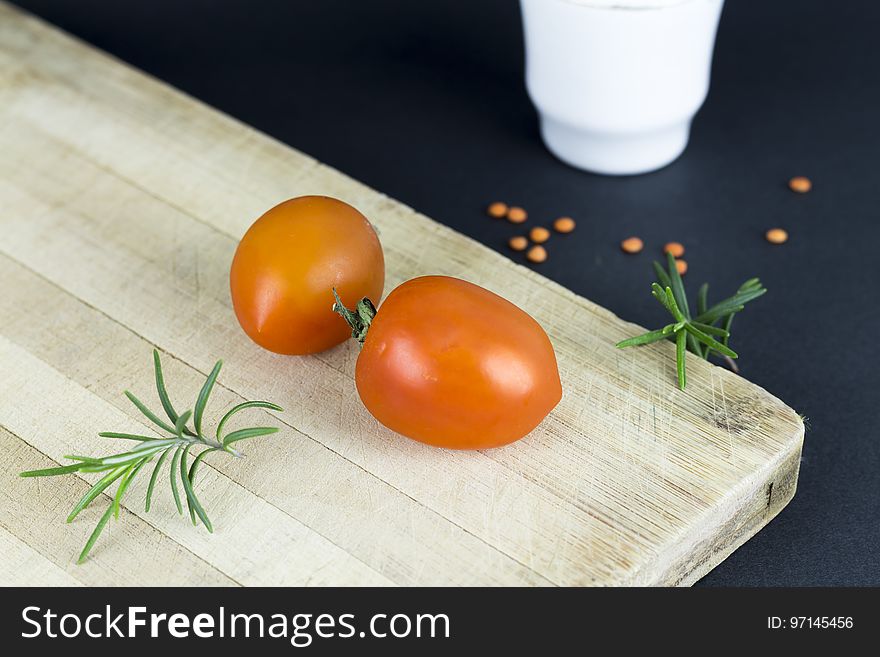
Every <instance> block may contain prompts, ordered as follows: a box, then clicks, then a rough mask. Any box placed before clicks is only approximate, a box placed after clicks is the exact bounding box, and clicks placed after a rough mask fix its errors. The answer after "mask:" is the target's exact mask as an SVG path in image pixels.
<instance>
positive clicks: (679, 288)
mask: <svg viewBox="0 0 880 657" xmlns="http://www.w3.org/2000/svg"><path fill="white" fill-rule="evenodd" d="M666 264H667V266H668V267H669V279H670V280H671V281H672V285H670V286H668V287H669V288H671V289H672V294H673V295H674V296H675V303H677V304H678V309H679V310H681V314H682V315H684V316H685V317H686V318H687V319H690V318H691V311H690V310H689V309H688V302H687V296H686V295H685V293H684V283H683V282H682V280H681V274H679V273H678V267H676V266H675V258H674V257H673V255H672V254H671V253H667V254H666Z"/></svg>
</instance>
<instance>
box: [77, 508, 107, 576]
mask: <svg viewBox="0 0 880 657" xmlns="http://www.w3.org/2000/svg"><path fill="white" fill-rule="evenodd" d="M112 512H113V507H112V506H108V507H107V510H106V511H105V512H104V515H103V516H101V519H100V520H99V521H98V524H97V525H96V526H95V529H94V530H92V535H91V536H89V540H88V541H86V545H85V547H84V548H83V549H82V552H80V553H79V559H77V563H82V562H83V561H85V560H86V557H87V556H89V552H90V551H91V549H92V547H94V545H95V541H97V540H98V536H100V535H101V532H102V531H103V529H104V526H105V525H106V524H107V521H108V520H110V514H111V513H112Z"/></svg>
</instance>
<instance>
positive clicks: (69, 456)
mask: <svg viewBox="0 0 880 657" xmlns="http://www.w3.org/2000/svg"><path fill="white" fill-rule="evenodd" d="M64 458H66V459H70V460H71V461H82V462H83V463H92V464H94V463H101V462H102V461H101V459H100V458H94V457H92V456H79V455H77V454H65V455H64Z"/></svg>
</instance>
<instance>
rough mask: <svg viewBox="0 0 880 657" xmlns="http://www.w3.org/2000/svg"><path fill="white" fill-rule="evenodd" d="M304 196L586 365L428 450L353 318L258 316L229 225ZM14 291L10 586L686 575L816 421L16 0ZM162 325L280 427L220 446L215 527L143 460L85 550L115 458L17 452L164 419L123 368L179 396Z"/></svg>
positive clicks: (2, 296)
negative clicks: (499, 417) (150, 475)
mask: <svg viewBox="0 0 880 657" xmlns="http://www.w3.org/2000/svg"><path fill="white" fill-rule="evenodd" d="M301 194H329V195H332V196H337V197H339V198H342V199H344V200H346V201H348V202H349V203H351V204H353V205H355V206H356V207H358V208H359V209H360V210H361V211H363V212H364V214H366V215H367V216H368V217H369V218H370V219H371V220H372V221H373V222H374V223H375V224H376V225H377V227H378V229H379V231H380V233H381V240H382V244H383V246H384V249H385V254H386V259H387V265H388V288H387V290H390V289H392V288H393V287H395V286H396V285H398V284H399V283H401V282H402V281H404V280H407V279H409V278H412V277H414V276H418V275H421V274H448V275H451V276H458V277H461V278H465V279H468V280H470V281H474V282H476V283H479V284H480V285H483V286H486V287H488V288H489V289H492V290H494V291H496V292H497V293H499V294H501V295H502V296H504V297H506V298H508V299H510V300H511V301H513V302H514V303H516V304H518V305H520V306H522V307H524V308H529V309H530V311H531V312H532V313H533V315H534V316H535V317H536V319H537V320H538V321H539V322H541V324H542V325H543V326H544V327H545V328H546V330H547V332H548V334H549V335H550V337H551V339H552V341H553V343H554V346H555V348H556V352H557V355H558V359H559V365H560V370H561V374H562V380H563V386H564V389H565V394H564V398H563V400H562V402H561V403H560V405H559V406H558V407H557V408H556V410H555V411H554V412H553V413H552V414H551V415H550V417H549V418H548V419H547V420H546V421H545V422H544V423H543V424H542V425H541V426H540V427H539V428H538V429H536V430H535V431H534V432H533V433H532V434H531V435H530V436H529V437H527V438H526V439H525V440H522V441H520V442H518V443H515V444H513V445H511V446H508V447H505V448H502V449H497V450H488V451H484V452H452V451H445V450H440V449H434V448H430V447H427V446H424V445H421V444H418V443H415V442H413V441H410V440H406V439H404V438H401V437H399V436H397V435H395V434H393V433H391V432H390V431H388V430H386V429H384V428H383V427H381V426H380V425H378V424H377V423H376V421H375V420H373V418H372V417H371V416H370V415H369V414H368V413H367V412H366V410H364V408H363V407H362V406H361V404H360V402H359V400H358V396H357V393H356V390H355V386H354V382H353V378H352V373H353V369H354V363H355V358H356V356H357V347H356V346H355V345H354V343H353V342H350V343H349V344H347V345H343V346H340V347H338V348H336V349H333V350H331V351H328V352H326V353H323V354H320V355H317V356H313V357H302V358H298V357H283V356H278V355H274V354H271V353H268V352H266V351H263V350H261V349H260V348H258V347H257V346H255V345H254V344H253V343H252V342H250V341H249V340H248V339H247V338H246V337H245V336H244V334H243V333H242V332H241V330H240V329H239V327H238V325H237V323H236V321H235V318H234V316H233V314H232V310H231V307H230V301H229V293H228V282H227V280H228V279H227V276H228V268H229V263H230V260H231V258H232V254H233V250H234V249H235V246H236V243H237V240H238V239H239V238H240V237H241V235H242V234H243V233H244V231H245V230H246V229H247V227H248V226H249V225H250V223H251V222H252V221H253V220H254V219H255V218H256V217H258V216H259V215H260V214H261V213H262V212H263V211H265V210H266V209H267V208H269V207H271V206H273V205H275V204H276V203H278V202H279V201H281V200H283V199H286V198H289V197H292V196H297V195H301ZM0 290H2V292H0V460H2V468H0V478H2V482H0V486H2V498H0V499H2V504H0V553H2V554H3V557H2V561H0V584H13V583H23V584H153V585H155V584H174V585H181V584H191V585H213V584H219V585H222V584H226V585H231V584H242V585H276V584H279V585H280V584H285V585H288V584H289V585H297V584H316V585H319V584H356V585H360V584H364V585H367V584H369V585H393V584H401V585H411V584H453V585H477V584H479V585H498V584H501V585H517V584H519V585H591V584H618V585H626V584H649V585H653V584H690V583H692V582H694V581H695V580H697V579H699V578H700V577H701V576H702V575H703V574H705V573H706V572H707V571H709V570H710V569H711V568H712V567H714V566H715V565H716V564H717V563H719V562H720V561H721V560H722V559H724V558H725V557H726V556H727V555H729V554H730V553H731V552H732V551H733V550H734V549H736V548H737V547H738V546H739V545H740V544H742V543H743V542H744V541H746V540H747V539H748V538H749V537H751V536H752V535H754V534H755V532H757V531H758V530H759V529H760V528H761V527H763V526H764V524H766V523H767V522H768V521H769V520H770V519H771V518H773V517H774V516H775V515H776V514H777V513H779V511H780V510H781V509H782V508H783V507H784V506H785V505H786V503H787V502H788V501H789V500H790V499H791V497H792V496H793V495H794V492H795V485H796V482H797V473H798V464H799V458H800V452H801V444H802V441H803V432H804V428H803V424H802V422H801V420H800V418H799V417H798V415H797V414H796V413H795V412H794V411H792V410H791V409H790V408H788V407H786V406H785V405H784V404H783V403H782V402H780V401H779V400H778V399H776V398H775V397H773V396H771V395H770V394H768V393H767V392H766V391H764V390H763V389H761V388H759V387H757V386H755V385H753V384H751V383H749V382H748V381H746V380H744V379H742V378H739V377H738V376H735V375H733V374H731V373H730V372H728V371H726V370H725V369H722V368H719V367H714V366H712V365H710V364H707V363H705V362H703V361H702V360H699V359H697V358H692V357H690V356H689V362H688V372H689V385H688V388H687V391H686V392H680V391H679V390H678V389H677V388H676V386H675V382H674V381H675V366H674V347H673V345H672V344H667V343H663V344H656V345H653V346H651V347H645V348H640V349H630V350H625V351H624V350H618V349H615V348H614V343H615V342H617V341H618V340H620V339H622V338H625V337H628V336H631V335H634V334H635V333H636V332H637V331H639V330H640V329H639V327H637V326H635V325H633V324H630V323H627V322H625V321H622V320H620V319H618V318H617V317H615V316H614V315H613V314H612V313H610V312H608V311H607V310H605V309H603V308H601V307H599V306H597V305H595V304H593V303H591V302H590V301H588V300H587V299H584V298H582V297H579V296H577V295H575V294H573V293H572V292H570V291H568V290H566V289H564V288H562V287H560V286H559V285H557V284H555V283H553V282H551V281H549V280H547V279H545V278H543V277H541V276H540V275H538V274H536V273H534V272H532V271H530V270H528V269H526V268H524V267H521V266H519V265H516V264H514V263H512V262H511V261H510V260H508V259H507V258H505V257H504V256H502V255H500V254H498V253H495V252H494V251H492V250H490V249H488V248H486V247H485V246H482V245H480V244H478V243H476V242H474V241H472V240H470V239H468V238H466V237H464V236H462V235H459V234H458V233H456V232H454V231H452V230H450V229H448V228H445V227H444V226H441V225H440V224H438V223H435V222H434V221H432V220H430V219H428V218H427V217H424V216H422V215H420V214H418V213H417V212H416V211H414V210H412V209H410V208H408V207H405V206H404V205H402V204H400V203H398V202H396V201H394V200H392V199H389V198H388V197H386V196H384V195H382V194H381V193H379V192H376V191H374V190H372V189H369V188H367V187H365V186H364V185H362V184H360V183H358V182H357V181H355V180H352V179H350V178H347V177H346V176H344V175H343V174H341V173H339V172H337V171H334V170H333V169H330V168H329V167H326V166H324V165H322V164H320V163H319V162H316V161H315V160H313V159H311V158H309V157H308V156H306V155H303V154H302V153H299V152H297V151H295V150H293V149H291V148H289V147H287V146H285V145H283V144H280V143H278V142H276V141H273V140H272V139H270V138H268V137H266V136H265V135H262V134H260V133H258V132H256V131H254V130H252V129H250V128H248V127H247V126H244V125H242V124H240V123H238V122H237V121H235V120H233V119H231V118H229V117H227V116H224V115H222V114H219V113H218V112H216V111H214V110H212V109H210V108H208V107H205V106H204V105H202V104H200V103H199V102H197V101H195V100H193V99H191V98H188V97H186V96H184V95H183V94H181V93H179V92H177V91H175V90H173V89H171V88H169V87H167V86H166V85H164V84H161V83H160V82H157V81H155V80H153V79H150V78H148V77H146V76H145V75H143V74H141V73H139V72H137V71H134V70H132V69H131V68H129V67H127V66H125V65H123V64H121V63H119V62H118V61H115V60H113V59H112V58H110V57H108V56H107V55H105V54H102V53H100V52H98V51H96V50H94V49H92V48H90V47H88V46H86V45H84V44H82V43H80V42H78V41H76V40H74V39H72V38H70V37H68V36H66V35H64V34H62V33H60V32H58V31H56V30H55V29H53V28H50V27H48V26H47V25H45V24H44V23H41V22H40V21H38V20H36V19H34V18H31V17H28V16H25V15H23V14H22V13H20V12H19V11H18V10H15V9H12V8H11V7H9V6H7V5H2V4H0ZM387 290H386V291H387ZM154 346H155V347H157V348H158V349H159V350H160V351H161V352H162V354H163V358H164V362H165V365H166V370H167V371H166V381H168V383H169V388H170V392H171V396H172V399H174V400H176V401H177V406H178V408H180V407H181V406H183V405H184V404H185V403H187V401H186V400H194V399H195V396H196V394H197V392H198V389H199V387H200V385H201V382H202V380H203V379H204V376H205V374H206V373H207V372H208V371H209V370H210V368H211V366H212V365H213V363H214V361H215V360H216V359H218V358H223V359H224V361H225V366H224V369H223V371H222V372H221V374H220V378H219V385H218V387H217V388H216V389H215V393H214V398H213V401H212V407H211V408H210V409H209V412H208V416H209V417H212V418H213V417H216V416H217V415H219V414H220V413H222V412H224V411H225V410H226V409H228V408H229V407H231V406H232V405H234V404H236V403H238V402H240V401H241V400H242V399H245V398H246V399H269V400H272V401H275V402H277V403H279V404H281V405H282V406H283V407H284V408H285V409H286V411H285V412H284V413H282V414H279V415H280V417H279V418H277V419H275V418H271V417H268V416H261V413H260V412H255V415H256V416H258V420H257V421H256V422H255V423H256V424H271V423H272V422H273V421H275V422H278V423H280V426H281V427H282V431H281V432H280V433H278V434H276V435H274V436H271V437H268V438H261V439H256V440H254V441H251V442H249V443H248V444H247V447H246V452H247V458H245V459H224V458H223V455H220V456H218V457H216V458H210V459H208V461H207V466H208V467H205V468H204V470H203V473H204V475H203V477H202V478H201V479H200V481H199V483H198V487H199V490H200V494H201V498H202V501H203V503H204V504H205V506H206V508H208V509H209V510H210V512H211V514H212V519H213V521H214V525H215V528H216V531H215V533H214V534H213V535H210V534H208V533H207V532H206V531H204V530H203V529H202V528H201V527H199V528H194V527H193V526H192V525H191V524H190V523H189V521H188V519H184V518H181V517H180V516H178V515H177V514H176V513H175V512H174V511H173V502H172V501H171V499H170V494H169V493H168V490H167V486H166V487H163V488H161V491H160V493H159V494H158V495H157V497H156V499H155V503H154V508H153V510H151V512H150V513H149V514H146V513H144V510H143V504H142V500H143V495H144V482H139V483H138V484H136V485H135V486H134V487H133V490H132V492H131V493H130V494H129V495H128V497H127V501H126V503H125V508H124V510H123V513H122V515H121V517H120V520H119V521H118V522H113V523H111V525H110V526H109V528H108V530H107V531H106V532H105V534H104V535H103V536H102V537H101V539H100V541H99V542H98V544H97V546H96V548H95V549H94V551H93V552H92V556H91V557H90V558H89V560H88V561H87V562H86V563H85V564H84V565H82V566H76V565H75V560H76V556H77V555H78V553H79V549H80V548H81V546H82V545H83V543H84V542H85V540H86V538H87V537H88V535H89V533H90V532H91V530H92V527H93V525H94V523H95V521H96V520H97V518H98V517H99V516H100V514H101V513H102V511H103V508H106V504H107V503H108V502H109V498H106V497H104V498H103V499H99V500H97V503H96V505H95V506H94V508H90V509H88V510H87V511H86V512H85V513H83V514H82V515H81V516H80V517H79V518H78V519H77V520H76V521H75V522H74V523H73V524H71V525H66V524H65V523H64V519H65V516H66V514H67V512H68V510H69V509H70V507H71V506H72V505H73V503H74V502H75V501H76V500H77V499H78V498H79V496H80V495H82V494H83V492H84V491H85V490H86V489H87V487H88V484H87V481H93V480H94V476H93V475H87V476H85V477H79V476H75V475H70V476H67V477H63V478H55V479H21V478H19V477H17V476H16V473H17V472H19V471H21V470H25V469H32V468H41V467H50V466H51V465H53V464H54V463H60V462H62V461H63V458H62V457H63V455H64V454H68V453H71V452H73V453H109V452H110V450H111V449H114V448H117V449H118V447H120V446H119V445H112V444H110V443H112V442H113V441H107V440H105V439H100V438H98V437H97V436H96V432H97V431H101V430H116V431H133V432H140V433H143V432H145V431H147V429H148V427H147V426H146V425H145V422H146V420H145V419H144V418H143V417H142V416H141V415H140V414H139V413H138V411H137V410H136V409H135V408H134V407H133V406H131V405H130V404H129V403H128V401H127V400H126V399H125V397H123V395H122V390H123V389H126V388H127V389H130V390H132V391H133V392H135V394H137V395H139V396H140V397H141V398H143V399H145V400H149V401H150V403H151V404H152V405H157V402H156V401H155V394H154V393H153V392H152V390H153V379H152V377H153V374H152V370H151V356H150V354H151V349H152V348H153V347H154ZM189 403H190V404H191V403H192V401H189ZM215 456H216V455H215Z"/></svg>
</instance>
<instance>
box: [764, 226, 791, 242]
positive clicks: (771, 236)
mask: <svg viewBox="0 0 880 657" xmlns="http://www.w3.org/2000/svg"><path fill="white" fill-rule="evenodd" d="M764 237H766V238H767V241H768V242H770V243H771V244H784V243H785V242H787V241H788V233H787V232H786V231H784V230H783V229H782V228H771V229H770V230H768V231H767V232H766V233H765V234H764Z"/></svg>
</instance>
